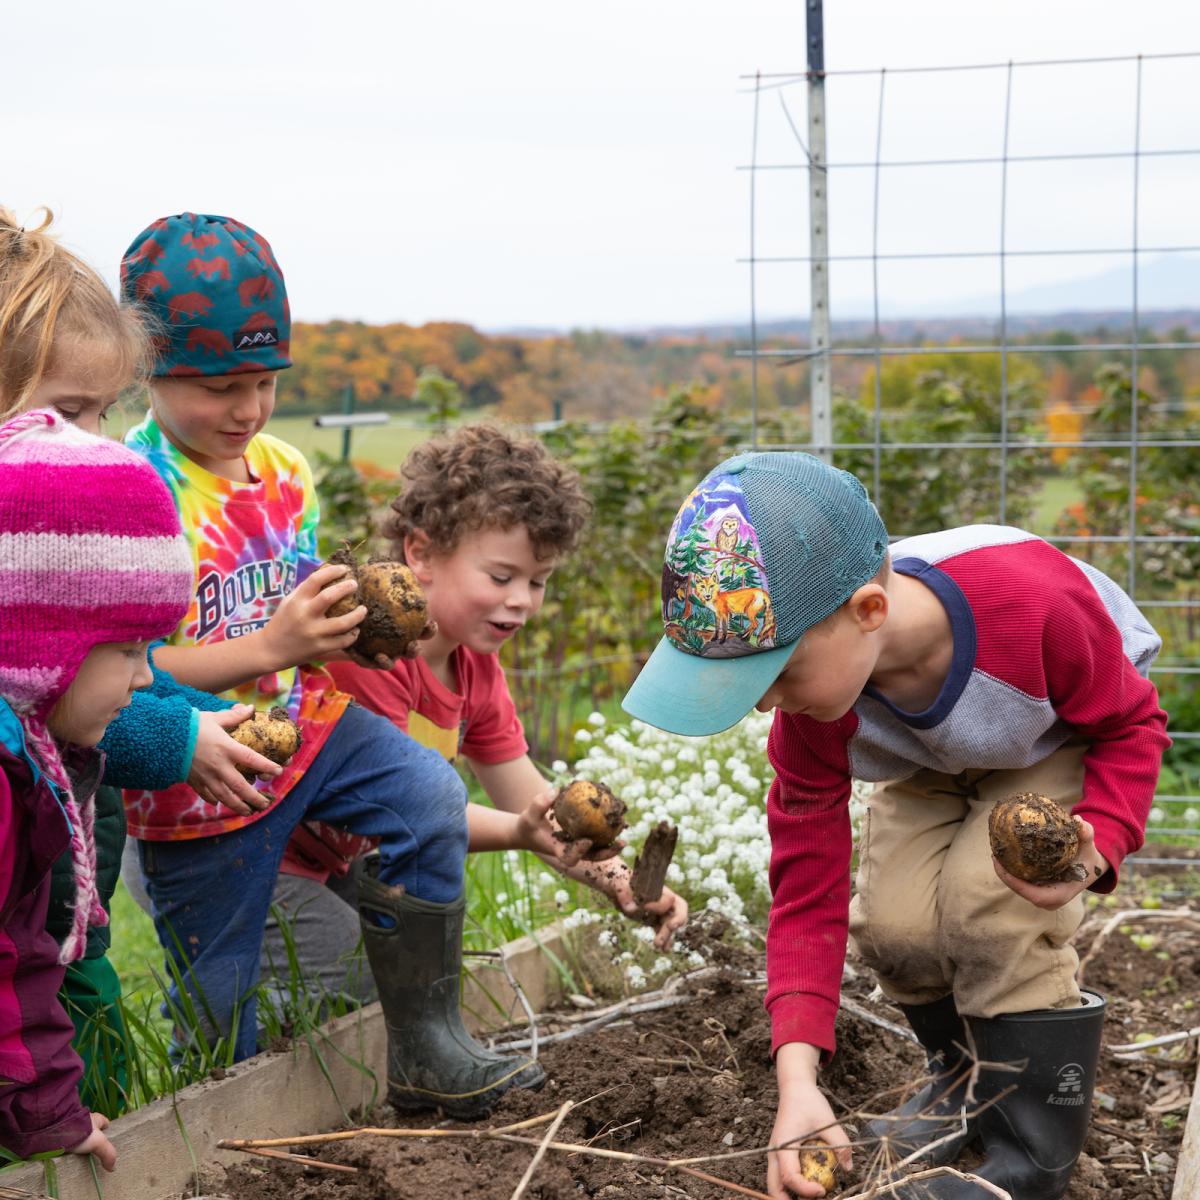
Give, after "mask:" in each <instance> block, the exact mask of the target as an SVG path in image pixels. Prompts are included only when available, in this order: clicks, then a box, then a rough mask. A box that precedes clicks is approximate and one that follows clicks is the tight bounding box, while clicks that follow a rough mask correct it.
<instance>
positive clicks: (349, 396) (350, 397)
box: [342, 383, 354, 462]
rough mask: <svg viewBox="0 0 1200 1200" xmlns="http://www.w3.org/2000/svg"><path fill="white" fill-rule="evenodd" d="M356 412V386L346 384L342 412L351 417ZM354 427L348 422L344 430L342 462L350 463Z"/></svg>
mask: <svg viewBox="0 0 1200 1200" xmlns="http://www.w3.org/2000/svg"><path fill="white" fill-rule="evenodd" d="M353 411H354V384H352V383H348V384H346V394H345V395H344V396H343V397H342V412H344V413H345V414H346V416H349V415H350V414H351V413H352V412H353ZM352 431H353V426H352V425H351V424H350V423H349V422H347V423H346V425H345V427H344V428H343V429H342V462H349V461H350V434H351V433H352Z"/></svg>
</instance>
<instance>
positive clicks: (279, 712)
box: [229, 707, 300, 779]
mask: <svg viewBox="0 0 1200 1200" xmlns="http://www.w3.org/2000/svg"><path fill="white" fill-rule="evenodd" d="M229 736H230V737H231V738H233V740H234V741H235V742H241V744H242V745H243V746H249V747H250V749H251V750H253V751H255V752H256V753H258V754H261V755H262V756H263V758H269V759H270V760H271V761H272V762H273V763H278V764H279V765H280V766H281V767H282V766H283V765H284V763H286V762H287V761H288V759H289V758H291V757H292V755H293V754H295V753H296V751H297V750H299V749H300V730H299V729H298V728H297V727H296V725H295V724H294V723H293V722H292V719H291V717H289V716H288V715H287V711H286V710H285V709H282V708H279V707H275V708H272V709H270V710H269V711H268V712H256V713H255V714H254V716H252V717H250V718H248V719H247V720H245V721H243V722H242V723H241V724H240V725H235V726H234V727H233V729H231V730H230V731H229ZM238 770H239V771H240V772H241V773H242V774H243V775H245V777H246V778H247V779H253V778H254V772H253V771H251V770H249V769H247V768H245V767H238Z"/></svg>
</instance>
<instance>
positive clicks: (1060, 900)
mask: <svg viewBox="0 0 1200 1200" xmlns="http://www.w3.org/2000/svg"><path fill="white" fill-rule="evenodd" d="M1072 820H1073V821H1074V822H1075V828H1076V829H1077V830H1078V831H1079V855H1078V857H1077V858H1076V859H1075V861H1076V862H1077V863H1080V864H1082V866H1083V869H1084V870H1085V871H1086V872H1087V876H1086V878H1084V879H1082V880H1080V881H1078V882H1076V881H1075V880H1072V881H1070V882H1069V883H1027V882H1026V881H1025V880H1024V879H1018V878H1017V877H1016V876H1015V875H1010V874H1009V873H1008V872H1007V871H1006V870H1005V869H1004V868H1003V867H1002V866H1001V865H1000V863H999V861H998V860H997V859H995V858H993V859H992V866H993V867H994V868H995V869H996V874H997V875H999V876H1000V879H1001V880H1002V882H1004V883H1005V884H1006V885H1007V886H1008V887H1010V888H1012V890H1013V891H1014V892H1016V893H1017V895H1018V896H1023V897H1024V898H1025V899H1026V900H1028V901H1029V903H1030V904H1036V905H1037V906H1038V908H1046V909H1055V908H1062V906H1063V905H1064V904H1069V903H1070V902H1071V901H1072V900H1074V899H1075V897H1076V896H1078V895H1079V893H1080V892H1082V891H1086V890H1087V889H1088V888H1089V887H1091V885H1092V884H1093V883H1095V882H1096V880H1097V879H1099V878H1100V877H1101V876H1102V875H1105V874H1107V873H1108V870H1109V862H1108V859H1107V858H1105V857H1104V855H1103V854H1101V853H1100V851H1099V850H1097V849H1096V831H1095V830H1094V829H1093V828H1092V827H1091V825H1090V824H1089V823H1088V822H1087V821H1085V820H1084V819H1083V818H1082V817H1073V818H1072Z"/></svg>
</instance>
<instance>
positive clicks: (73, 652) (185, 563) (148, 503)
mask: <svg viewBox="0 0 1200 1200" xmlns="http://www.w3.org/2000/svg"><path fill="white" fill-rule="evenodd" d="M191 587H192V560H191V552H190V550H189V548H188V544H187V541H186V540H185V539H184V537H183V536H182V534H181V533H180V529H179V516H178V514H177V513H176V511H175V505H174V503H173V502H172V500H171V497H170V494H169V493H168V491H167V489H166V487H165V486H164V484H163V483H162V481H161V480H160V479H159V478H158V476H157V475H156V474H155V472H154V469H153V468H152V467H151V466H150V465H149V464H148V463H147V462H146V461H145V460H144V459H142V458H140V457H138V455H136V454H134V453H133V452H132V451H131V450H127V449H126V448H125V447H124V446H122V445H120V443H118V442H113V441H109V440H107V439H105V438H99V437H95V436H93V435H92V434H90V433H85V432H84V431H83V430H81V429H78V428H76V427H75V426H74V425H71V424H70V423H69V422H67V421H64V420H63V418H62V417H61V416H59V415H58V414H57V413H55V412H52V411H51V410H49V409H39V410H37V411H34V412H27V413H22V414H21V415H20V416H17V417H14V418H13V419H12V420H10V421H8V422H6V423H5V424H4V425H0V697H3V699H4V700H6V701H7V702H8V704H9V706H10V707H11V708H12V709H13V711H14V712H15V713H16V714H17V716H18V718H19V719H20V721H21V724H22V725H23V726H24V728H25V733H26V738H27V741H28V743H29V746H30V747H31V749H32V750H33V752H34V753H35V754H36V756H37V758H38V760H39V761H40V762H41V764H42V766H43V768H44V769H45V772H46V774H47V776H48V777H49V778H50V779H51V780H52V781H53V782H54V783H55V784H56V785H57V787H58V788H59V791H60V793H61V795H62V797H63V800H64V804H65V806H66V809H67V816H68V819H69V820H70V823H71V853H72V857H73V858H74V861H75V893H76V906H75V918H74V923H73V926H72V930H71V934H70V935H69V936H68V938H67V940H66V942H64V944H63V951H62V961H63V962H71V961H73V960H74V959H76V958H78V957H79V955H80V954H82V952H83V947H84V940H85V935H86V931H87V925H88V922H89V920H90V921H91V923H92V924H96V925H103V924H105V923H106V922H107V920H108V918H107V916H106V915H105V913H104V910H103V908H102V907H101V905H100V902H99V899H98V896H97V893H96V885H95V865H96V850H95V843H94V841H93V838H92V820H93V805H92V801H91V799H90V798H89V800H88V801H87V802H86V803H85V805H84V811H83V813H82V816H81V814H80V813H79V811H78V808H77V807H76V804H75V801H74V798H73V796H72V793H71V785H70V781H69V780H68V778H67V774H66V772H65V770H64V769H63V765H62V758H61V756H60V754H59V749H58V747H57V745H56V744H55V742H54V739H53V738H52V737H51V735H50V733H49V731H48V730H47V728H46V719H47V717H48V716H49V714H50V711H51V710H52V709H53V707H54V705H55V704H56V703H57V702H58V701H59V700H60V699H61V698H62V696H63V695H64V693H65V692H66V690H67V689H68V688H69V687H70V686H71V681H72V680H73V679H74V678H75V676H76V675H77V674H78V672H79V668H80V667H81V666H82V664H83V660H84V659H85V658H86V657H87V656H88V654H89V652H90V651H91V650H92V648H93V647H94V646H100V645H104V644H105V643H108V642H142V641H150V640H152V639H154V638H158V637H166V636H167V635H168V634H170V633H172V632H173V631H174V629H175V627H176V626H177V625H178V624H179V622H180V620H182V618H183V616H184V614H185V612H186V611H187V606H188V603H189V599H190V594H191Z"/></svg>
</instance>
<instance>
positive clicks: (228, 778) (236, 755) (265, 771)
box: [187, 704, 283, 817]
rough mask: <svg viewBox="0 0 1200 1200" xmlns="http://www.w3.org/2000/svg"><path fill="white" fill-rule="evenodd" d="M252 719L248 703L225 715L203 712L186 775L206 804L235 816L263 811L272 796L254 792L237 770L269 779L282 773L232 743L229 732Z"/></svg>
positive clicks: (266, 759)
mask: <svg viewBox="0 0 1200 1200" xmlns="http://www.w3.org/2000/svg"><path fill="white" fill-rule="evenodd" d="M252 716H254V709H253V708H251V707H250V705H249V704H238V705H236V706H235V707H234V708H230V709H226V710H225V711H224V712H202V713H201V714H200V728H199V731H198V732H197V734H196V749H195V750H194V751H193V753H192V769H191V770H190V771H189V772H188V777H187V782H188V784H189V786H190V787H191V788H192V789H193V790H194V791H195V792H196V794H197V795H198V796H199V797H200V798H201V799H202V800H207V801H208V803H209V804H223V805H225V807H226V808H228V809H229V810H230V811H231V812H235V813H237V814H238V816H242V817H245V816H249V814H250V813H251V812H257V811H258V810H260V809H263V808H266V807H268V806H269V805H270V803H271V797H270V796H268V795H264V794H263V793H262V792H259V791H255V789H254V786H253V785H252V784H251V783H250V781H249V780H248V779H247V778H246V777H245V776H244V775H242V774H240V773H239V771H238V767H246V768H247V769H248V770H251V771H253V772H254V773H255V774H256V775H269V776H271V777H272V778H273V777H274V776H276V775H278V774H279V772H280V771H282V770H283V768H282V767H280V766H277V765H276V764H275V763H273V762H272V761H271V760H270V759H269V758H264V757H263V756H262V755H261V754H256V753H255V752H254V751H253V750H251V749H250V747H249V746H243V745H242V744H241V742H235V741H234V740H233V738H231V737H230V736H229V734H228V732H227V731H228V730H230V729H233V728H234V726H236V725H240V724H241V723H242V722H243V721H246V720H248V719H249V718H250V717H252Z"/></svg>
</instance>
